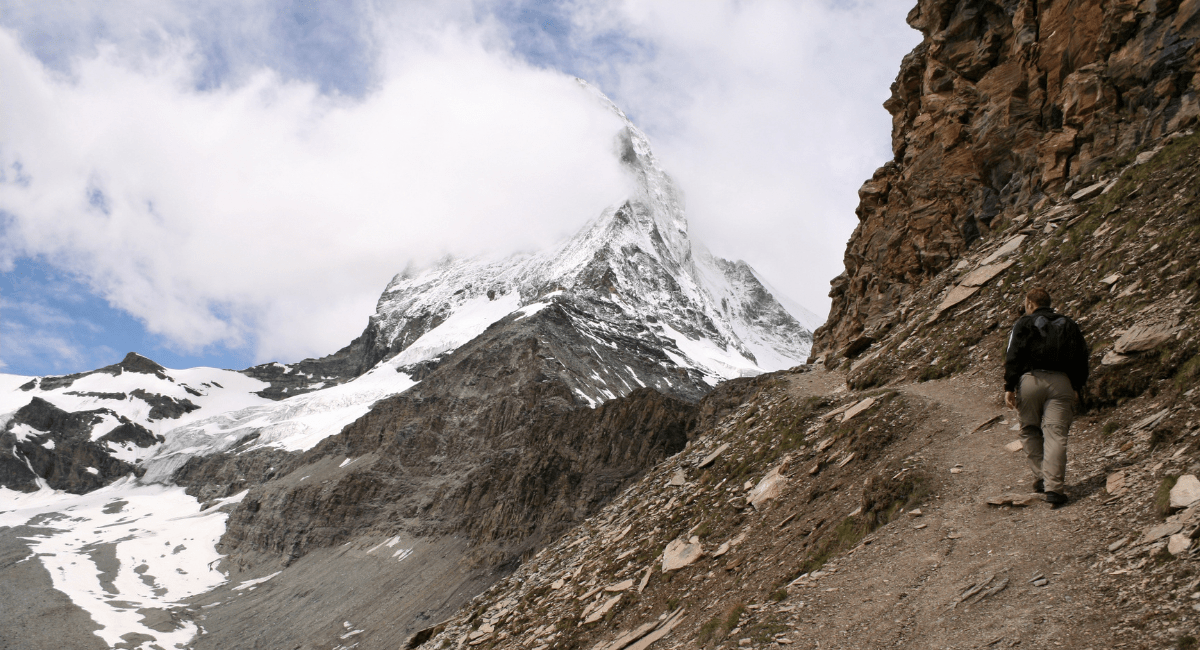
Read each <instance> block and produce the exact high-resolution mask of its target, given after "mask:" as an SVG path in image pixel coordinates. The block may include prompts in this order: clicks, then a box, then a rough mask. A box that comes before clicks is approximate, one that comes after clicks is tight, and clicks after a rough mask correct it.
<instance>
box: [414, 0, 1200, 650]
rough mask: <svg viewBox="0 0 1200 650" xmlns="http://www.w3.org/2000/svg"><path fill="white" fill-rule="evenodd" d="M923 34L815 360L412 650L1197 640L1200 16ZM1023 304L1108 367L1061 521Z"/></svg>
mask: <svg viewBox="0 0 1200 650" xmlns="http://www.w3.org/2000/svg"><path fill="white" fill-rule="evenodd" d="M909 20H910V23H911V24H912V25H913V26H914V27H916V28H918V29H920V30H921V31H922V32H923V33H924V34H925V35H926V40H925V42H924V43H923V44H922V45H921V46H919V47H918V48H917V49H916V50H915V51H914V52H913V53H912V54H911V55H909V56H908V57H906V59H905V61H904V62H903V64H902V67H901V72H900V77H899V79H898V80H897V83H896V85H895V86H894V87H893V98H892V100H891V101H889V102H888V104H887V108H888V110H889V111H891V112H892V114H893V116H894V118H895V124H896V127H895V130H894V132H893V136H894V142H895V144H896V147H895V149H896V154H897V157H896V159H895V160H894V161H893V162H891V163H889V164H888V165H886V166H885V167H883V168H881V169H880V170H879V172H877V174H876V176H875V178H873V179H872V180H871V181H868V183H866V184H865V185H864V187H863V189H862V191H861V193H860V196H861V198H862V204H861V205H860V208H859V216H860V220H861V223H860V227H859V229H858V230H857V231H856V232H855V234H854V236H853V238H852V240H851V242H850V243H849V246H848V249H847V255H846V273H845V274H844V275H842V276H840V277H839V278H838V279H836V280H835V281H834V283H833V292H832V295H833V297H834V309H833V311H832V313H831V314H830V318H829V321H828V322H827V323H826V324H825V325H824V326H823V327H822V328H820V329H819V330H818V332H817V335H816V343H815V346H816V349H815V350H814V355H813V356H814V360H821V361H823V362H824V363H821V364H817V365H813V366H810V367H809V368H810V369H808V370H807V371H805V372H801V371H799V370H793V371H790V372H781V373H776V374H774V375H764V376H761V377H758V378H755V379H753V380H735V381H731V382H728V383H727V384H725V385H723V386H722V387H720V388H719V389H718V390H716V391H714V392H713V393H711V394H710V395H709V396H707V397H706V398H705V401H706V402H707V401H708V400H716V399H718V398H719V396H720V395H722V394H727V395H729V396H730V401H731V402H732V404H731V408H730V409H729V411H728V412H727V413H726V414H725V415H724V416H722V417H718V418H715V419H714V420H711V421H703V420H702V421H700V422H699V423H698V425H697V427H696V428H695V429H694V430H693V434H692V435H690V436H689V443H688V446H687V448H685V450H684V451H683V452H681V453H679V454H677V455H676V456H673V457H671V458H669V459H667V460H666V461H664V462H663V463H661V464H659V465H658V466H656V467H655V468H653V469H652V470H650V471H649V472H648V473H647V476H646V477H645V478H644V479H643V480H641V481H639V482H638V483H637V484H636V485H635V486H633V487H632V488H630V489H629V490H628V491H626V492H624V493H622V495H621V496H620V497H618V498H617V500H615V501H614V502H613V503H612V504H610V505H609V506H607V507H605V508H604V509H603V510H601V511H600V512H598V513H597V514H596V515H595V516H594V517H593V518H591V519H590V520H588V521H587V522H585V523H584V525H583V526H580V527H579V528H578V529H576V530H575V531H573V532H572V533H571V534H569V535H568V536H566V537H564V538H563V539H562V540H560V541H559V542H557V543H555V544H553V545H551V546H550V547H549V548H547V549H546V550H545V551H544V552H542V553H540V554H538V555H537V556H535V557H534V558H532V559H531V560H530V561H529V562H527V563H526V564H525V565H523V566H522V567H521V568H520V569H519V570H518V571H517V572H516V573H514V574H513V575H512V576H508V577H506V578H504V579H503V580H501V581H498V582H497V583H496V584H495V585H493V586H492V587H491V588H490V589H489V590H488V591H486V592H485V593H483V594H481V595H480V596H479V597H477V598H476V599H475V600H473V601H472V602H471V604H470V605H468V606H467V607H465V608H464V609H463V610H462V611H460V612H459V613H457V614H456V615H455V616H453V617H451V618H450V619H449V620H447V621H444V622H441V623H440V624H438V625H434V626H431V627H430V628H428V629H427V630H425V631H424V632H423V633H422V634H420V635H418V636H416V637H414V639H413V640H412V642H411V643H410V644H409V647H410V648H416V647H422V648H471V647H484V648H531V649H533V650H545V649H557V648H582V647H588V648H596V649H598V650H625V649H626V648H636V649H637V650H645V649H646V648H647V647H673V648H680V647H704V648H729V647H750V648H757V647H776V646H791V645H795V646H797V647H820V648H847V649H849V648H856V649H857V648H884V647H920V648H925V647H1053V646H1062V647H1072V648H1101V647H1105V648H1107V647H1130V648H1150V647H1162V648H1177V649H1180V650H1182V649H1186V648H1194V647H1196V644H1197V639H1198V638H1200V617H1197V614H1196V610H1197V609H1200V606H1197V605H1196V602H1197V599H1198V598H1200V580H1197V578H1196V575H1197V571H1198V570H1200V567H1198V566H1197V562H1200V554H1198V553H1197V543H1196V540H1197V539H1198V538H1200V501H1197V499H1200V489H1198V488H1197V486H1198V485H1200V480H1198V479H1197V478H1196V477H1197V476H1200V452H1198V451H1197V443H1196V436H1200V339H1198V338H1197V335H1196V332H1197V331H1200V311H1198V310H1197V303H1198V302H1200V272H1198V271H1197V269H1198V268H1200V258H1198V257H1197V256H1198V255H1200V248H1197V246H1196V241H1197V236H1198V235H1200V207H1198V206H1200V172H1198V170H1200V134H1195V133H1193V132H1192V131H1191V128H1192V125H1194V122H1195V116H1196V95H1195V93H1196V90H1197V89H1198V86H1197V85H1196V83H1197V82H1196V79H1195V76H1194V71H1195V69H1196V65H1197V64H1198V63H1200V39H1198V38H1197V36H1200V34H1198V33H1197V31H1198V30H1200V3H1196V2H1189V1H1184V2H1163V1H1160V2H1108V3H1101V2H1099V1H1088V0H1082V1H1077V2H1056V3H1035V2H1026V1H1021V2H1015V1H1014V2H984V1H978V2H976V1H971V0H966V1H961V2H938V1H925V0H923V1H922V2H920V3H919V5H918V7H917V8H916V9H915V10H914V11H913V12H912V13H911V14H910V18H909ZM1033 284H1042V285H1044V286H1046V287H1047V288H1049V290H1050V292H1051V294H1052V295H1053V296H1054V300H1055V306H1056V308H1058V309H1059V310H1061V311H1063V312H1065V313H1068V314H1070V315H1072V316H1074V317H1076V319H1077V320H1079V322H1080V323H1081V325H1082V328H1083V330H1084V334H1085V336H1086V337H1087V339H1088V341H1089V344H1090V345H1091V348H1092V358H1091V365H1092V368H1093V377H1092V380H1091V382H1089V385H1088V387H1087V390H1086V391H1084V395H1083V396H1082V397H1083V403H1082V404H1081V409H1080V410H1081V412H1080V413H1079V414H1078V417H1077V419H1076V423H1075V425H1074V426H1073V428H1072V433H1071V441H1070V448H1069V450H1070V453H1069V456H1068V465H1067V477H1068V478H1067V494H1068V496H1069V497H1070V502H1069V503H1068V504H1067V505H1066V506H1064V507H1060V508H1052V507H1050V505H1049V504H1047V503H1045V502H1044V501H1043V500H1042V499H1041V498H1040V496H1038V495H1036V494H1032V493H1030V491H1029V490H1030V478H1031V477H1030V476H1029V470H1028V469H1027V467H1026V465H1025V462H1024V459H1023V458H1022V454H1021V452H1020V447H1019V444H1018V445H1017V446H1015V447H1014V445H1013V443H1014V441H1015V439H1016V438H1017V436H1018V435H1019V434H1018V429H1019V425H1018V424H1017V422H1016V418H1015V414H1014V413H1012V412H1011V411H1009V410H1007V409H1005V408H1004V406H1003V403H1002V400H1001V386H1002V383H1001V382H1002V367H1001V366H1002V359H1003V354H1004V349H1005V344H1006V339H1007V332H1008V329H1009V328H1010V327H1011V325H1012V323H1013V321H1014V320H1015V318H1016V317H1017V315H1018V314H1017V312H1016V308H1017V307H1018V306H1019V304H1020V299H1021V297H1022V296H1023V294H1024V292H1025V291H1026V290H1027V289H1028V288H1029V287H1030V286H1031V285H1033ZM726 391H728V392H726ZM702 408H703V403H702ZM746 479H749V480H746ZM743 481H745V482H744V483H743Z"/></svg>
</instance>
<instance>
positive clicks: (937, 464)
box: [795, 373, 1117, 648]
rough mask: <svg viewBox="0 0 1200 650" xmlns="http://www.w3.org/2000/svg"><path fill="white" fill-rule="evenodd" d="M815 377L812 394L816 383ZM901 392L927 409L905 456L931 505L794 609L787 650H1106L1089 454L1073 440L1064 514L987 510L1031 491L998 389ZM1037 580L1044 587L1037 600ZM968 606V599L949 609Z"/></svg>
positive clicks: (912, 388) (982, 381) (1011, 417)
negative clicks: (925, 478)
mask: <svg viewBox="0 0 1200 650" xmlns="http://www.w3.org/2000/svg"><path fill="white" fill-rule="evenodd" d="M822 374H823V373H822ZM819 376H820V375H819V374H815V375H813V377H814V378H813V379H811V380H809V381H810V382H814V383H813V384H812V385H811V386H809V388H817V382H820V383H824V382H821V380H819V379H817V377H819ZM830 378H832V377H830ZM796 388H797V391H801V390H803V388H802V387H801V386H797V387H796ZM898 390H899V391H900V392H901V393H903V394H904V395H906V396H907V397H908V398H909V399H912V400H918V401H922V402H925V403H926V404H928V405H929V406H931V407H933V409H934V411H933V413H934V417H933V419H931V420H930V421H929V422H928V425H929V426H931V428H932V430H930V431H917V432H913V433H914V434H915V435H909V436H908V440H907V441H905V442H903V443H901V445H902V447H904V449H903V451H902V453H908V454H911V455H914V456H917V457H919V458H920V459H921V460H923V465H924V466H925V468H926V470H927V471H928V472H929V473H931V474H933V475H934V479H935V489H934V494H933V495H931V497H930V499H929V500H928V502H927V505H925V506H923V507H922V508H921V510H922V511H923V514H922V515H921V516H911V515H906V516H904V517H902V518H901V519H898V520H896V521H893V522H892V523H891V524H889V525H887V526H884V527H883V528H881V529H880V530H879V531H877V532H876V533H875V534H873V535H872V536H870V537H868V538H867V539H866V540H864V543H863V544H861V545H860V546H858V547H857V548H856V549H854V550H853V551H851V552H850V553H849V554H848V555H846V556H843V557H842V558H839V559H837V560H835V561H833V562H831V563H830V568H832V569H834V571H833V572H832V573H831V574H830V575H827V576H825V577H823V578H822V579H821V580H820V581H819V582H818V583H817V585H816V586H814V587H810V588H808V589H806V590H805V592H806V593H801V594H800V595H798V596H797V598H798V599H801V600H803V601H804V603H805V604H804V607H803V608H799V609H798V610H797V615H796V617H795V622H796V625H797V629H796V632H797V634H796V644H797V647H819V648H865V647H871V648H886V647H920V648H979V647H996V648H1001V647H1013V646H1016V645H1020V646H1021V647H1026V648H1029V647H1033V648H1052V647H1065V648H1108V647H1115V646H1116V645H1117V644H1115V643H1114V640H1113V637H1112V635H1111V632H1110V631H1109V628H1110V622H1109V618H1110V611H1109V610H1110V609H1111V608H1110V607H1108V606H1106V605H1105V604H1104V599H1103V596H1102V595H1101V594H1100V593H1099V591H1098V583H1097V581H1096V580H1095V579H1094V574H1093V572H1092V571H1090V570H1089V569H1088V565H1089V564H1090V563H1091V562H1092V561H1094V560H1093V559H1092V555H1093V554H1092V552H1091V551H1089V550H1088V549H1095V548H1097V547H1098V546H1099V545H1100V544H1101V543H1102V540H1101V539H1100V537H1099V536H1100V535H1101V534H1103V533H1102V531H1100V530H1095V529H1092V528H1090V527H1089V526H1088V522H1089V512H1090V510H1091V508H1093V507H1095V506H1096V505H1098V501H1099V499H1097V498H1096V495H1095V494H1087V493H1086V490H1084V489H1083V488H1081V487H1080V486H1079V481H1080V478H1081V477H1080V476H1079V475H1078V473H1077V472H1076V470H1077V469H1078V467H1079V463H1078V462H1077V459H1076V457H1078V456H1079V455H1086V454H1089V453H1090V452H1091V445H1089V443H1088V441H1087V440H1086V439H1082V440H1081V439H1080V438H1079V437H1078V436H1076V437H1075V438H1074V439H1072V441H1071V445H1072V446H1071V447H1069V451H1070V455H1069V459H1068V481H1067V482H1068V485H1069V486H1071V487H1069V488H1068V492H1069V494H1070V496H1071V497H1072V502H1071V503H1070V504H1068V505H1067V506H1065V507H1062V508H1058V509H1052V508H1051V507H1050V506H1049V504H1046V503H1044V502H1041V501H1038V502H1036V503H1035V504H1034V505H1032V506H1030V507H1015V508H1014V507H995V506H989V505H986V504H985V503H984V501H985V500H986V499H987V498H988V497H990V496H995V495H999V494H1003V493H1010V492H1018V493H1027V492H1029V487H1030V482H1031V477H1030V475H1029V470H1028V468H1027V466H1026V464H1025V459H1024V456H1023V454H1022V453H1021V452H1015V453H1014V452H1010V451H1007V450H1006V449H1005V448H1004V447H1005V445H1007V444H1008V443H1010V442H1012V441H1014V440H1016V439H1017V435H1018V434H1017V431H1014V430H1012V426H1013V425H1014V424H1015V422H1016V419H1015V413H1013V412H1012V411H1009V410H1007V409H1005V408H1004V407H1003V405H1002V402H1001V395H1000V392H999V390H998V387H997V386H996V384H995V382H994V380H991V381H989V380H988V379H987V378H984V377H980V376H959V377H954V378H952V379H948V380H944V381H935V382H928V383H922V384H911V385H904V386H900V387H898ZM996 416H1000V418H1001V419H1000V420H999V421H997V422H996V423H994V424H993V425H991V426H988V427H985V428H984V429H982V430H980V431H978V432H975V433H970V432H971V431H973V430H974V429H975V428H976V427H978V426H979V425H980V424H983V423H985V422H987V421H988V420H990V419H992V418H993V417H996ZM1074 432H1075V430H1074V429H1073V433H1074ZM956 466H960V467H959V470H960V471H959V472H954V473H952V472H951V470H952V468H955V467H956ZM1093 492H1094V490H1093ZM1039 574H1041V575H1044V576H1045V578H1046V580H1047V582H1046V584H1044V585H1043V586H1034V585H1033V584H1032V583H1031V579H1032V578H1034V577H1035V576H1037V575H1039ZM975 585H980V589H978V590H976V591H974V592H973V593H972V592H971V589H972V587H973V586H975ZM964 593H967V594H968V595H969V596H971V598H968V599H967V600H966V601H964V602H961V603H960V602H958V601H959V599H960V598H961V597H962V595H963V594H964ZM988 594H990V595H988ZM976 597H980V598H981V599H980V600H978V601H975V600H974V598H976ZM801 612H802V613H803V614H801ZM806 644H807V645H806Z"/></svg>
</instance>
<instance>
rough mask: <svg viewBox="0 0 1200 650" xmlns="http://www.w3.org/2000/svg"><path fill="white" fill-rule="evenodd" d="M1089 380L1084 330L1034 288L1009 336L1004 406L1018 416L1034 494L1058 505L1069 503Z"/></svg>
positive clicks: (1005, 364) (1039, 290)
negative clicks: (1075, 440) (1070, 445)
mask: <svg viewBox="0 0 1200 650" xmlns="http://www.w3.org/2000/svg"><path fill="white" fill-rule="evenodd" d="M1087 378H1088V347H1087V342H1086V341H1084V340H1083V333H1082V332H1080V331H1079V326H1078V325H1077V324H1075V321H1073V320H1071V319H1070V318H1067V317H1066V316H1063V315H1062V314H1056V313H1055V312H1054V310H1053V309H1051V308H1050V294H1049V293H1048V292H1047V291H1046V290H1045V289H1043V288H1042V287H1035V288H1033V289H1031V290H1030V291H1029V293H1028V294H1026V295H1025V315H1024V316H1022V317H1020V318H1018V319H1017V322H1016V323H1015V324H1013V328H1012V333H1011V334H1010V335H1009V337H1008V354H1007V355H1005V358H1004V403H1005V404H1007V405H1008V406H1009V408H1012V409H1016V410H1017V412H1018V413H1019V416H1020V421H1021V445H1022V446H1023V447H1024V448H1025V454H1026V455H1027V456H1028V457H1029V467H1030V468H1031V469H1032V470H1033V476H1034V479H1035V480H1034V483H1033V489H1034V491H1036V492H1044V493H1045V494H1046V497H1045V498H1046V501H1048V502H1050V503H1051V504H1053V505H1055V506H1058V505H1062V504H1064V503H1066V502H1067V495H1066V492H1065V490H1064V489H1063V479H1064V476H1065V473H1066V465H1067V430H1068V429H1070V428H1071V420H1072V418H1073V417H1074V415H1075V406H1076V405H1077V404H1078V403H1079V393H1080V391H1082V390H1083V387H1084V384H1086V383H1087Z"/></svg>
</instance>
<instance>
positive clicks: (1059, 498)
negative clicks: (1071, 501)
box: [1046, 492, 1067, 506]
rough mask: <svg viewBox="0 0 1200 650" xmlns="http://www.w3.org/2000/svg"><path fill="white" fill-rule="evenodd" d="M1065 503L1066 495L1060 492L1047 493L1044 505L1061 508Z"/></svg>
mask: <svg viewBox="0 0 1200 650" xmlns="http://www.w3.org/2000/svg"><path fill="white" fill-rule="evenodd" d="M1066 502H1067V495H1065V494H1063V493H1061V492H1047V493H1046V503H1049V504H1050V505H1054V506H1061V505H1062V504H1064V503H1066Z"/></svg>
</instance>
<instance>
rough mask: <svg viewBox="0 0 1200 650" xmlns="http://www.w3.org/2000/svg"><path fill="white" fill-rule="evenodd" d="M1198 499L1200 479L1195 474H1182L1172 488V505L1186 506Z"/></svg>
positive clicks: (1199, 497) (1199, 495)
mask: <svg viewBox="0 0 1200 650" xmlns="http://www.w3.org/2000/svg"><path fill="white" fill-rule="evenodd" d="M1197 501H1200V480H1196V475H1195V474H1184V475H1183V476H1180V477H1179V480H1177V481H1175V487H1173V488H1171V507H1172V508H1186V507H1188V506H1190V505H1192V504H1193V503H1196V502H1197Z"/></svg>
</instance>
